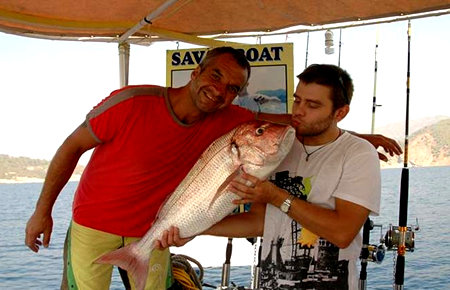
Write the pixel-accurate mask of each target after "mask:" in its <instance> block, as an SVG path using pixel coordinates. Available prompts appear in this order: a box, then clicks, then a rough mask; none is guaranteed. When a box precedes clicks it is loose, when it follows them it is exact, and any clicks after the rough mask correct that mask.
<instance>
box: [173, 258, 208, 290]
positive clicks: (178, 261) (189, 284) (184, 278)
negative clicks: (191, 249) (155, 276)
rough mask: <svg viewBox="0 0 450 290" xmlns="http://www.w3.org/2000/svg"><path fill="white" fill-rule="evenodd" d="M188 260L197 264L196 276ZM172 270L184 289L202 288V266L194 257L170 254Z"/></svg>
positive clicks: (194, 289) (195, 289)
mask: <svg viewBox="0 0 450 290" xmlns="http://www.w3.org/2000/svg"><path fill="white" fill-rule="evenodd" d="M189 261H190V262H192V263H194V264H196V265H197V266H198V268H199V271H200V273H199V274H198V276H197V273H196V272H195V270H194V269H193V268H192V266H191V264H190V263H189ZM172 272H173V276H174V278H175V280H177V281H178V282H179V283H180V284H181V285H182V286H183V287H184V289H188V290H197V289H202V283H201V281H202V280H203V267H202V265H201V264H200V263H199V262H198V261H197V260H195V259H194V258H191V257H189V256H185V255H172Z"/></svg>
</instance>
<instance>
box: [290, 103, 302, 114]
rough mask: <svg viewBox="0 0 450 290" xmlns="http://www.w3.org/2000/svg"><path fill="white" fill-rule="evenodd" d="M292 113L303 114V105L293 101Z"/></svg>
mask: <svg viewBox="0 0 450 290" xmlns="http://www.w3.org/2000/svg"><path fill="white" fill-rule="evenodd" d="M292 114H294V115H301V116H303V115H305V105H304V104H302V103H294V105H293V106H292Z"/></svg>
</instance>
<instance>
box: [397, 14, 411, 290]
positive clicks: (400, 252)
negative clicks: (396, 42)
mask: <svg viewBox="0 0 450 290" xmlns="http://www.w3.org/2000/svg"><path fill="white" fill-rule="evenodd" d="M410 51H411V20H408V65H407V77H406V120H405V152H404V158H403V169H402V177H401V186H400V210H399V222H398V230H399V234H400V237H399V245H398V248H397V263H396V265H395V284H394V289H397V290H403V284H404V279H405V253H406V245H405V242H406V232H407V219H408V195H409V169H408V138H409V136H408V135H409V89H410V87H409V77H410Z"/></svg>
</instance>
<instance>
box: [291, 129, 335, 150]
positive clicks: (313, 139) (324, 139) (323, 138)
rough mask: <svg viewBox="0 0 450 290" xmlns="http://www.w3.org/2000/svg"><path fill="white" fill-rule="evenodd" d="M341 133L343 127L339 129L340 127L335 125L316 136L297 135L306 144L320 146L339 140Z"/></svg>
mask: <svg viewBox="0 0 450 290" xmlns="http://www.w3.org/2000/svg"><path fill="white" fill-rule="evenodd" d="M340 135H341V129H339V128H338V127H333V128H330V129H329V130H327V131H326V132H323V133H322V134H320V135H316V136H304V135H297V139H298V140H299V141H300V142H302V143H303V144H304V145H308V146H320V145H324V144H328V143H331V142H333V141H335V140H337V138H339V136H340Z"/></svg>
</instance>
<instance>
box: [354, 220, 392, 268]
mask: <svg viewBox="0 0 450 290" xmlns="http://www.w3.org/2000/svg"><path fill="white" fill-rule="evenodd" d="M367 222H368V224H367V225H365V226H366V227H368V229H367V230H369V231H371V230H373V229H374V228H375V227H379V228H380V244H378V245H377V244H369V243H368V242H367V244H364V245H363V249H362V250H361V255H360V259H361V260H363V259H364V258H365V257H366V258H365V261H366V262H374V263H377V264H381V262H383V260H384V256H385V253H386V247H385V245H384V243H383V238H382V235H383V225H377V224H374V223H373V222H372V221H371V220H370V219H368V221H367ZM367 222H366V223H367Z"/></svg>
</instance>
